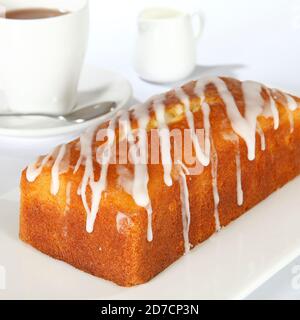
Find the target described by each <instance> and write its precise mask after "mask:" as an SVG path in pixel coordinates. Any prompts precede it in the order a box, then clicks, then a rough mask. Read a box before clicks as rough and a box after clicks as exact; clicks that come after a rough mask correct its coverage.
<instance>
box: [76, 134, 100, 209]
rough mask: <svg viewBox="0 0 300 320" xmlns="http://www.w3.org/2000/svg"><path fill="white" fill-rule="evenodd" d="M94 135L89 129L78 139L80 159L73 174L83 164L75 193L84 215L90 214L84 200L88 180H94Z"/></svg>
mask: <svg viewBox="0 0 300 320" xmlns="http://www.w3.org/2000/svg"><path fill="white" fill-rule="evenodd" d="M94 134H95V128H90V129H88V130H87V131H86V132H84V133H83V134H82V135H81V137H80V146H81V151H80V157H79V159H78V162H77V164H76V166H75V169H74V173H76V172H77V170H78V169H79V167H80V165H81V164H82V162H83V161H84V162H85V169H84V174H83V177H82V180H81V187H80V190H78V191H77V194H79V195H81V200H82V203H83V206H84V208H85V211H86V213H87V214H88V215H89V214H90V208H89V205H88V203H87V199H86V189H87V186H88V183H89V181H90V179H93V178H94V166H93V151H92V144H93V138H94Z"/></svg>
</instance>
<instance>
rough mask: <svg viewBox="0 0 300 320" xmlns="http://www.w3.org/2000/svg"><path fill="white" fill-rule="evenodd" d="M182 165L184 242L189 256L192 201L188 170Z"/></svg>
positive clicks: (181, 195)
mask: <svg viewBox="0 0 300 320" xmlns="http://www.w3.org/2000/svg"><path fill="white" fill-rule="evenodd" d="M178 163H179V164H180V170H179V186H180V200H181V212H182V227H183V240H184V252H185V254H187V253H188V252H189V251H190V247H191V245H190V241H189V230H190V223H191V213H190V201H189V189H188V185H187V181H186V174H188V172H186V173H185V172H184V171H183V170H186V168H185V166H183V165H182V164H181V162H179V161H178Z"/></svg>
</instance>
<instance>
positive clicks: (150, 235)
mask: <svg viewBox="0 0 300 320" xmlns="http://www.w3.org/2000/svg"><path fill="white" fill-rule="evenodd" d="M145 209H146V212H147V217H148V227H147V240H148V242H151V241H153V231H152V215H153V211H152V206H151V203H149V204H148V205H147V206H146V207H145Z"/></svg>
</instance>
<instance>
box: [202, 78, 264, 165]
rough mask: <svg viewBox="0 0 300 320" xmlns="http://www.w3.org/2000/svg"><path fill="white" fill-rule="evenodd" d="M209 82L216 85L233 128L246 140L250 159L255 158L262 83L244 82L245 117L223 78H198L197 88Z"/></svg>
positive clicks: (261, 105)
mask: <svg viewBox="0 0 300 320" xmlns="http://www.w3.org/2000/svg"><path fill="white" fill-rule="evenodd" d="M208 83H212V84H214V85H215V87H216V89H217V91H218V93H219V95H220V97H221V98H222V100H223V102H224V104H225V107H226V112H227V115H228V117H229V120H230V122H231V126H232V128H233V129H234V131H235V132H236V133H237V134H238V135H239V136H241V137H242V138H243V139H244V140H245V142H246V144H247V148H248V159H249V160H253V159H254V158H255V132H256V118H257V116H258V115H259V114H260V113H261V112H262V107H263V99H262V97H261V85H260V84H258V83H256V82H252V81H245V82H243V83H242V90H243V93H244V98H245V118H244V117H243V116H242V115H241V113H240V111H239V109H238V107H237V105H236V102H235V100H234V97H233V95H232V93H231V92H230V91H229V90H228V88H227V86H226V83H225V82H224V81H223V80H222V79H221V78H207V79H206V78H204V79H201V80H198V81H197V84H196V88H204V87H205V86H206V85H207V84H208ZM198 90H199V89H198ZM200 90H203V89H200Z"/></svg>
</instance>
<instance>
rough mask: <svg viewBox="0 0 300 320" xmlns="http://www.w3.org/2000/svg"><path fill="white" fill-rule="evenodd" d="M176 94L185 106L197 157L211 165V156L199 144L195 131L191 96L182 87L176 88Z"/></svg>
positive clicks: (201, 161) (205, 164) (203, 162)
mask: <svg viewBox="0 0 300 320" xmlns="http://www.w3.org/2000/svg"><path fill="white" fill-rule="evenodd" d="M176 95H177V97H178V99H179V100H180V101H181V102H182V103H183V105H184V107H185V116H186V119H187V123H188V126H189V129H190V135H191V139H192V141H193V145H194V148H195V152H196V157H197V159H198V160H199V161H200V163H201V164H202V165H203V166H208V165H209V157H208V156H207V155H205V153H204V152H203V151H202V149H201V147H200V144H199V139H198V137H197V135H196V132H195V123H194V115H193V112H192V111H191V107H190V98H189V96H188V95H187V94H186V93H185V92H184V91H183V89H182V88H178V89H176Z"/></svg>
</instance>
